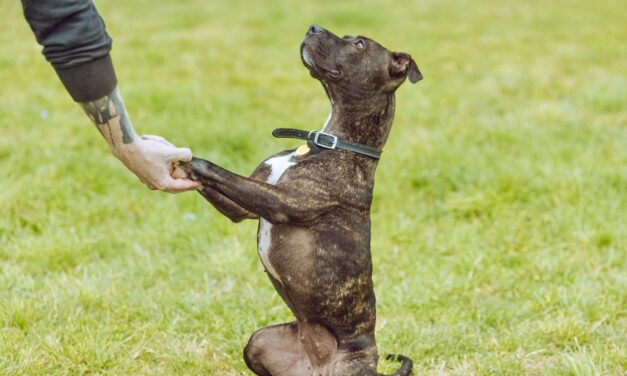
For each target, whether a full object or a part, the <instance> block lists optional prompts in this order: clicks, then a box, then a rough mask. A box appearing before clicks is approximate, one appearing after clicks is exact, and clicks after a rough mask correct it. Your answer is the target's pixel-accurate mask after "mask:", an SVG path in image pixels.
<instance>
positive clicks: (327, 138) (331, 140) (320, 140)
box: [308, 131, 338, 150]
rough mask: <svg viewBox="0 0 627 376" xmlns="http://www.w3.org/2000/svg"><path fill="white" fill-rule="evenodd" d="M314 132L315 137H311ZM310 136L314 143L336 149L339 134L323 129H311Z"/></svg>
mask: <svg viewBox="0 0 627 376" xmlns="http://www.w3.org/2000/svg"><path fill="white" fill-rule="evenodd" d="M312 134H313V139H312V137H311V136H312ZM308 138H309V139H310V140H311V141H312V142H313V143H314V145H316V146H320V147H322V148H325V149H331V150H333V149H335V147H336V146H337V141H338V138H337V136H334V135H332V134H330V133H325V132H322V131H311V132H309V137H308Z"/></svg>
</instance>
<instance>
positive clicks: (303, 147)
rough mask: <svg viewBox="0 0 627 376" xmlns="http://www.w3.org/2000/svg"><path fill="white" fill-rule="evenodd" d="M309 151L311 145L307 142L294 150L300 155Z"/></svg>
mask: <svg viewBox="0 0 627 376" xmlns="http://www.w3.org/2000/svg"><path fill="white" fill-rule="evenodd" d="M307 153H309V146H308V145H307V144H305V145H301V146H299V147H298V149H296V151H295V152H294V154H295V155H296V156H298V157H300V156H301V155H305V154H307Z"/></svg>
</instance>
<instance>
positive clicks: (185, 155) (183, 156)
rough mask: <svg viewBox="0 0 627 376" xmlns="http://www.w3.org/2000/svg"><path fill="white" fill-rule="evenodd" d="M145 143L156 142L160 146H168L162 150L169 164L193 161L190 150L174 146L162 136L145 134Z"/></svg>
mask: <svg viewBox="0 0 627 376" xmlns="http://www.w3.org/2000/svg"><path fill="white" fill-rule="evenodd" d="M141 139H142V140H144V141H150V142H156V143H158V144H160V145H163V146H166V147H165V148H162V150H163V154H164V157H165V160H166V161H167V162H179V161H181V162H189V161H191V160H192V152H191V150H189V148H179V147H176V146H174V144H172V143H171V142H170V141H168V140H166V139H165V138H163V137H161V136H155V135H152V134H145V135H143V136H141Z"/></svg>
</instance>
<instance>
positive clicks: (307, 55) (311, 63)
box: [300, 36, 342, 80]
mask: <svg viewBox="0 0 627 376" xmlns="http://www.w3.org/2000/svg"><path fill="white" fill-rule="evenodd" d="M313 55H314V53H313V47H311V46H310V45H309V44H308V43H307V37H306V36H305V39H304V40H303V42H302V43H301V45H300V58H301V60H302V61H303V65H305V67H307V69H309V72H310V73H312V75H313V76H314V77H316V78H321V77H320V76H327V77H328V78H331V79H333V80H335V79H338V78H340V77H341V76H342V75H341V73H340V71H339V70H337V69H332V68H327V67H324V66H323V65H322V64H320V63H316V61H315V60H314V57H313Z"/></svg>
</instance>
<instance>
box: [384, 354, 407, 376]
mask: <svg viewBox="0 0 627 376" xmlns="http://www.w3.org/2000/svg"><path fill="white" fill-rule="evenodd" d="M385 359H387V360H396V361H398V362H401V366H400V367H399V369H398V370H396V372H394V373H392V374H390V375H387V376H409V375H411V370H412V368H413V367H414V362H412V361H411V359H409V358H408V357H406V356H405V355H400V354H388V355H387V356H386V357H385ZM383 376H385V375H383Z"/></svg>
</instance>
